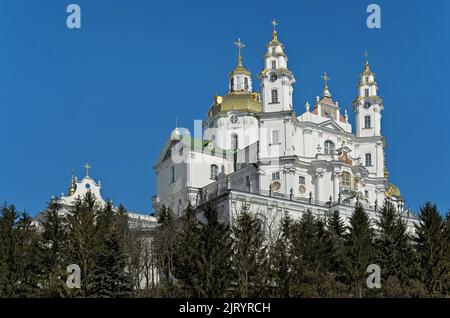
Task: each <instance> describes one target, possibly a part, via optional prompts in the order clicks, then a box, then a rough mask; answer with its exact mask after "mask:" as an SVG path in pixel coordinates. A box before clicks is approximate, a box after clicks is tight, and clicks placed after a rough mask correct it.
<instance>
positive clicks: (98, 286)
mask: <svg viewBox="0 0 450 318" xmlns="http://www.w3.org/2000/svg"><path fill="white" fill-rule="evenodd" d="M95 264H96V267H95V270H94V275H93V294H94V295H95V296H97V297H130V296H131V295H132V291H133V281H132V277H131V275H130V272H129V271H127V270H126V266H127V255H126V254H125V253H124V250H123V246H122V243H121V240H120V234H119V232H118V231H117V229H115V228H113V229H112V230H111V231H110V233H108V234H107V237H106V239H105V241H104V242H103V244H102V247H101V249H100V251H99V253H98V254H97V256H96V262H95Z"/></svg>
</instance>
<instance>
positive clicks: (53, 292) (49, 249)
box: [40, 200, 68, 297]
mask: <svg viewBox="0 0 450 318" xmlns="http://www.w3.org/2000/svg"><path fill="white" fill-rule="evenodd" d="M60 210H61V206H60V204H59V203H58V202H57V201H56V200H51V201H50V203H49V205H48V208H47V211H46V213H45V221H44V222H43V228H44V232H43V233H42V241H41V244H40V247H41V250H42V255H43V259H42V263H43V267H44V268H45V269H46V273H45V274H44V277H45V279H43V293H44V295H45V296H46V297H64V296H66V295H67V293H68V290H67V288H66V282H65V278H66V266H67V265H68V259H67V247H68V241H67V223H66V218H65V217H64V216H62V215H60V213H59V212H60Z"/></svg>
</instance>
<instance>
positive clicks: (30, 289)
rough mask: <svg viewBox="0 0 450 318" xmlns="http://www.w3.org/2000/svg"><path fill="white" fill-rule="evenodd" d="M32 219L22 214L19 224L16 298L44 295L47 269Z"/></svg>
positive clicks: (17, 233)
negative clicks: (44, 280) (43, 284)
mask: <svg viewBox="0 0 450 318" xmlns="http://www.w3.org/2000/svg"><path fill="white" fill-rule="evenodd" d="M31 221H32V219H31V217H30V216H29V215H28V214H26V213H22V215H21V217H20V219H19V221H18V222H17V232H16V235H17V254H16V255H17V256H16V257H17V258H18V259H17V263H16V264H17V268H16V269H15V271H16V275H17V282H18V284H17V285H16V286H17V287H16V291H15V293H16V296H18V297H38V296H41V295H42V281H43V278H44V273H45V271H46V269H45V268H44V264H43V251H42V248H41V247H42V246H41V244H40V238H39V236H38V234H37V232H36V228H35V227H34V226H32V224H31Z"/></svg>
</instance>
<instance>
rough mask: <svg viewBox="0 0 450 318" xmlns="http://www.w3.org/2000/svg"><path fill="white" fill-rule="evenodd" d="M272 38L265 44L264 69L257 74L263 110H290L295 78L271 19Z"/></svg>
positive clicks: (274, 21)
mask: <svg viewBox="0 0 450 318" xmlns="http://www.w3.org/2000/svg"><path fill="white" fill-rule="evenodd" d="M272 25H273V32H272V40H271V41H270V42H269V43H268V44H267V50H266V54H265V55H264V69H263V70H262V71H261V73H260V74H259V75H258V78H259V81H260V85H261V98H262V109H263V112H278V111H285V110H292V91H293V85H294V83H295V78H294V75H293V74H292V72H291V71H290V70H289V69H288V66H287V62H288V58H287V56H286V54H285V53H284V45H283V43H281V42H279V41H278V34H277V30H276V26H277V25H278V22H277V21H276V20H273V21H272Z"/></svg>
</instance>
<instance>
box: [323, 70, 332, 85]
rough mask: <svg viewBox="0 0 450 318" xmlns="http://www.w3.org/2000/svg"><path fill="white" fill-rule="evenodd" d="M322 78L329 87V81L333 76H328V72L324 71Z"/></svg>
mask: <svg viewBox="0 0 450 318" xmlns="http://www.w3.org/2000/svg"><path fill="white" fill-rule="evenodd" d="M322 79H323V81H324V82H325V87H327V86H328V84H327V83H328V81H329V80H330V79H331V78H330V77H329V76H328V74H327V72H325V73H323V75H322Z"/></svg>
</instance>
